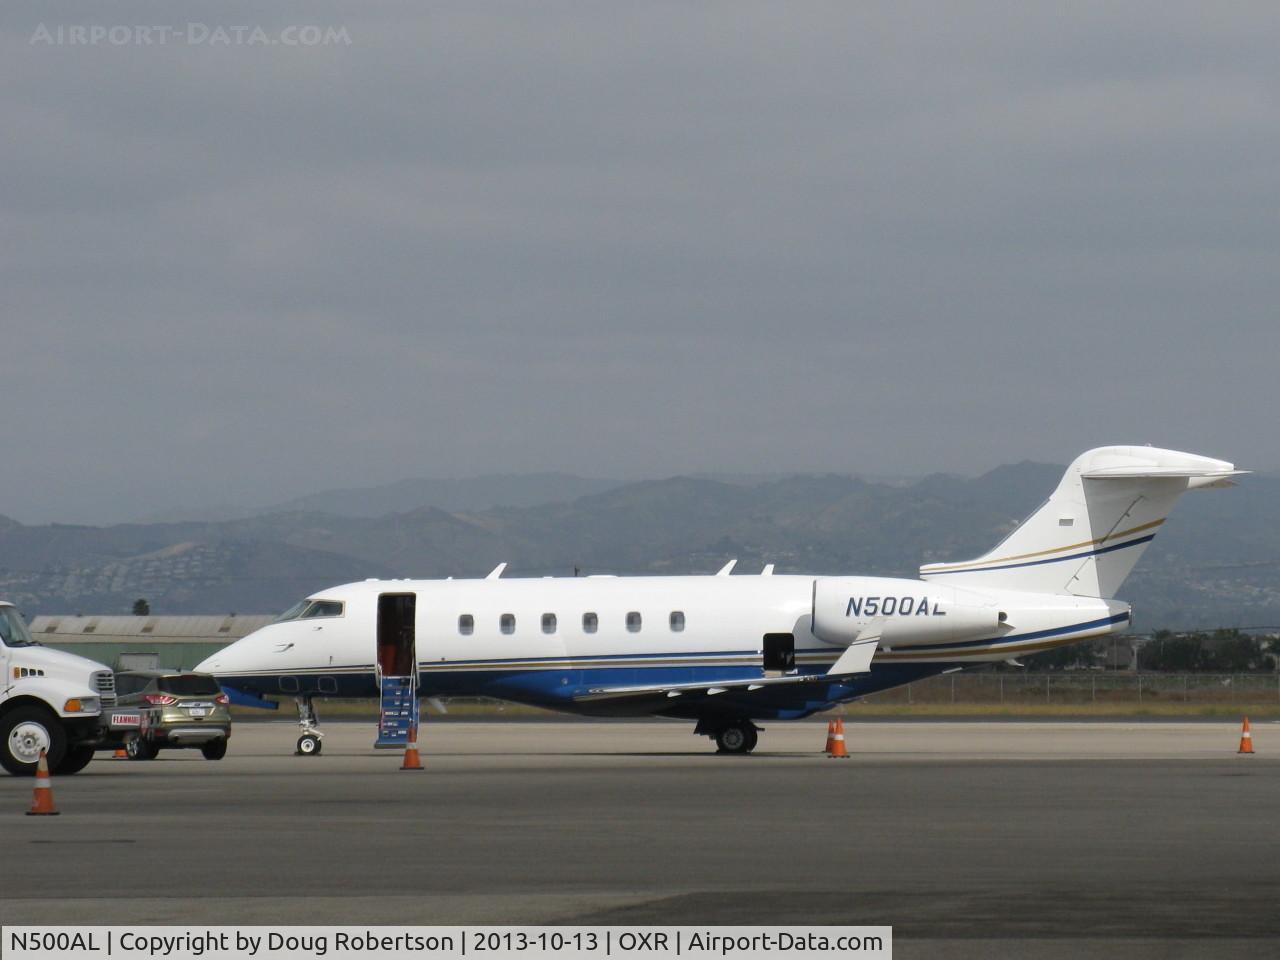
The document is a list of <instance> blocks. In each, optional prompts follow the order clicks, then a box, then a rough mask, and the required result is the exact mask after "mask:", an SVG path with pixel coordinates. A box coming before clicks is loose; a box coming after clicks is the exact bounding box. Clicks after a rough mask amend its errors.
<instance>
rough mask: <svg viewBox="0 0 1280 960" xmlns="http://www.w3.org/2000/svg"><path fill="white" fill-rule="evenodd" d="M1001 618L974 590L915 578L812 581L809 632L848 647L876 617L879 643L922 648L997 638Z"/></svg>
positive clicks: (1003, 619)
mask: <svg viewBox="0 0 1280 960" xmlns="http://www.w3.org/2000/svg"><path fill="white" fill-rule="evenodd" d="M1007 619H1008V618H1007V616H1006V615H1005V614H1004V613H1003V612H1001V610H1000V609H999V607H998V606H997V604H996V603H995V601H994V600H991V599H989V598H987V597H984V596H983V595H982V594H979V593H972V592H970V591H968V590H958V589H956V588H955V587H943V586H939V585H938V584H934V583H924V582H921V581H915V580H889V579H879V578H871V577H825V578H823V579H821V580H815V581H814V582H813V633H814V636H816V637H817V638H818V639H819V640H822V641H823V642H824V643H830V644H834V645H838V646H848V645H849V644H850V643H852V642H853V641H854V640H855V639H856V638H857V636H858V634H859V633H861V632H862V631H863V630H864V629H865V628H866V627H867V626H868V625H869V624H871V623H872V622H873V621H879V622H880V623H879V629H880V646H881V647H896V646H903V647H908V646H911V647H913V646H927V645H930V644H939V643H955V642H957V641H961V640H981V639H985V638H987V637H997V636H999V635H1000V634H1001V633H1002V632H1003V631H1002V630H1001V628H1002V627H1004V626H1005V621H1006V620H1007Z"/></svg>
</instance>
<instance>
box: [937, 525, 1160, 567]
mask: <svg viewBox="0 0 1280 960" xmlns="http://www.w3.org/2000/svg"><path fill="white" fill-rule="evenodd" d="M1162 523H1164V518H1163V517H1161V518H1160V519H1159V520H1152V521H1151V522H1150V523H1143V524H1140V525H1139V526H1136V527H1130V528H1129V529H1128V530H1122V531H1120V532H1119V533H1111V534H1107V535H1106V536H1105V537H1098V538H1096V539H1094V540H1081V541H1080V542H1079V543H1069V544H1067V545H1066V546H1065V547H1053V548H1051V549H1049V550H1038V551H1036V552H1035V553H1019V554H1016V555H1015V556H1012V557H1000V558H998V559H986V558H984V559H981V560H967V561H965V562H964V563H930V564H926V565H925V566H924V567H923V568H922V570H921V572H922V573H945V572H949V571H951V570H967V569H968V568H969V567H985V566H988V565H990V564H999V563H1012V562H1013V561H1014V560H1030V559H1031V558H1032V557H1044V556H1048V555H1049V554H1051V553H1062V552H1063V551H1064V550H1078V549H1080V548H1081V547H1092V546H1095V545H1097V544H1099V543H1105V542H1107V541H1108V540H1119V539H1120V538H1121V537H1127V536H1129V535H1130V534H1132V533H1141V532H1142V531H1143V530H1150V529H1151V528H1152V527H1158V526H1160V524H1162Z"/></svg>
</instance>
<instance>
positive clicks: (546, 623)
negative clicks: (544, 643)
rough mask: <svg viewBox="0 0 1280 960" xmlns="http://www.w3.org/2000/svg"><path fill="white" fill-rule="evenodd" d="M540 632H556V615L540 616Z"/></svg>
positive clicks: (546, 614) (545, 614)
mask: <svg viewBox="0 0 1280 960" xmlns="http://www.w3.org/2000/svg"><path fill="white" fill-rule="evenodd" d="M542 632H543V633H555V632H556V615H555V614H554V613H544V614H543V615H542Z"/></svg>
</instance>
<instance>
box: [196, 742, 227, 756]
mask: <svg viewBox="0 0 1280 960" xmlns="http://www.w3.org/2000/svg"><path fill="white" fill-rule="evenodd" d="M200 752H201V753H202V754H204V758H205V759H206V760H221V759H222V758H223V757H225V756H226V755H227V738H226V737H219V738H218V739H217V740H210V741H209V742H208V743H204V744H201V745H200Z"/></svg>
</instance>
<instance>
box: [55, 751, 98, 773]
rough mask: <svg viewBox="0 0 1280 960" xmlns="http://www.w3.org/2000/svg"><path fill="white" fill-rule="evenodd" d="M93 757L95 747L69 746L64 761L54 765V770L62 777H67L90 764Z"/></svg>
mask: <svg viewBox="0 0 1280 960" xmlns="http://www.w3.org/2000/svg"><path fill="white" fill-rule="evenodd" d="M92 759H93V747H84V746H80V747H68V748H67V752H66V754H64V755H63V757H62V762H61V763H60V764H58V765H57V766H56V767H54V769H53V772H54V773H55V774H57V775H58V776H60V777H67V776H70V775H71V774H73V773H79V772H80V771H81V770H83V769H84V768H85V767H87V766H88V765H89V761H90V760H92Z"/></svg>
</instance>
